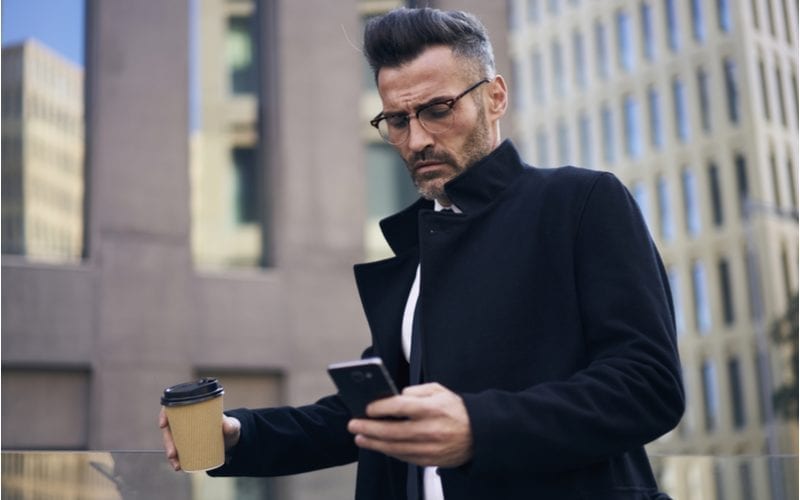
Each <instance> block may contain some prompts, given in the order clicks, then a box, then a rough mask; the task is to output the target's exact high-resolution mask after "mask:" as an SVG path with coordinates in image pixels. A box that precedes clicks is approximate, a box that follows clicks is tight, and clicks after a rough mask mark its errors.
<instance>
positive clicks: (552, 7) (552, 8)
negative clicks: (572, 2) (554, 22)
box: [547, 0, 560, 16]
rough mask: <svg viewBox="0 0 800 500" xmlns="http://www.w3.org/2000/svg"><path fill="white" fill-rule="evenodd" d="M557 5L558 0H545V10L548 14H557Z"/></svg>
mask: <svg viewBox="0 0 800 500" xmlns="http://www.w3.org/2000/svg"><path fill="white" fill-rule="evenodd" d="M559 7H560V6H559V0H547V10H548V11H549V12H550V14H552V15H554V16H557V15H558V11H559Z"/></svg>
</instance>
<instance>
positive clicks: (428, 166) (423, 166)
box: [414, 161, 446, 173]
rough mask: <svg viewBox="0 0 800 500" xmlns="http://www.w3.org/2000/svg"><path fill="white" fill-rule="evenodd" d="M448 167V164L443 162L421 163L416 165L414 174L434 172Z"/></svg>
mask: <svg viewBox="0 0 800 500" xmlns="http://www.w3.org/2000/svg"><path fill="white" fill-rule="evenodd" d="M444 165H446V163H444V162H441V161H420V162H417V163H415V164H414V172H415V173H423V172H425V171H428V170H433V169H435V168H439V167H442V166H444Z"/></svg>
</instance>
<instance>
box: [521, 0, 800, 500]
mask: <svg viewBox="0 0 800 500" xmlns="http://www.w3.org/2000/svg"><path fill="white" fill-rule="evenodd" d="M507 5H508V8H509V12H508V15H509V18H508V19H509V26H510V31H509V39H510V42H509V45H510V53H511V60H512V70H511V81H512V82H513V83H512V101H511V102H512V111H513V113H512V120H513V130H512V132H511V135H512V136H513V137H514V138H515V141H516V142H517V144H518V145H519V146H520V147H521V149H523V151H525V152H526V154H525V156H526V157H527V158H528V159H529V161H531V162H532V163H534V164H536V165H538V166H541V167H555V166H559V165H565V164H573V165H580V166H583V167H587V168H595V169H600V170H608V171H611V172H613V173H614V174H616V175H617V176H618V177H620V179H622V180H623V182H625V184H626V185H627V186H628V187H629V189H630V191H631V192H632V194H633V195H634V197H635V198H636V201H637V202H638V204H639V207H640V209H641V211H642V213H643V215H644V217H645V219H646V220H647V223H648V225H649V227H650V229H651V233H652V235H653V238H654V240H655V242H656V244H657V246H658V247H659V249H660V251H661V253H662V256H663V258H664V261H665V264H666V267H667V271H668V274H669V278H670V284H671V287H672V292H673V299H674V303H675V310H676V316H677V318H676V319H677V328H678V335H679V343H680V353H681V358H682V361H683V367H684V377H685V385H686V391H687V397H688V407H687V412H686V415H685V417H684V419H683V421H682V423H681V424H680V426H679V428H678V429H677V430H676V431H674V432H672V433H670V434H669V435H668V436H665V437H664V438H662V439H661V440H659V441H658V442H656V443H653V444H652V445H651V446H650V450H651V452H653V453H656V454H658V453H683V454H691V455H720V456H726V455H756V456H762V455H770V454H772V455H775V454H781V453H788V454H796V453H797V434H796V432H797V422H796V420H794V421H788V422H787V421H783V420H780V419H778V418H777V416H776V415H775V412H774V410H773V407H772V401H771V397H770V395H771V394H772V393H773V391H774V388H775V387H776V386H777V385H779V384H781V383H782V382H783V381H784V375H785V369H786V366H787V365H786V364H785V363H784V362H783V361H784V359H783V353H782V352H781V351H780V350H779V349H776V348H775V347H774V345H773V343H772V341H771V340H769V339H768V338H767V330H768V329H769V325H770V324H771V322H772V321H773V320H774V319H775V318H777V317H779V316H781V315H782V314H784V312H785V311H786V310H787V309H788V308H789V306H790V302H791V301H792V300H794V301H796V300H797V299H796V293H797V275H798V269H797V261H798V249H797V241H798V231H797V207H798V205H797V203H798V202H797V163H798V128H797V126H798V122H797V111H798V104H797V68H798V64H797V48H798V45H797V37H798V33H797V28H796V26H797V5H796V3H794V2H788V1H783V0H780V1H778V0H753V1H752V2H734V1H729V0H714V1H710V0H690V1H676V0H663V1H662V0H658V1H656V0H615V1H608V2H593V1H586V0H583V1H580V0H571V1H557V0H548V1H544V0H542V1H538V0H510V1H509V2H508V3H507ZM793 296H794V299H792V297H793ZM789 369H790V370H791V366H789ZM762 463H763V464H764V466H763V467H754V466H751V465H750V464H743V465H739V464H736V465H733V464H729V465H728V466H724V467H722V466H719V464H717V465H714V466H712V467H710V468H708V470H707V471H704V472H702V473H699V476H698V477H699V478H700V479H698V480H693V479H692V478H691V477H690V476H692V475H698V470H702V468H701V467H695V466H694V465H693V464H692V463H690V462H684V463H683V464H682V466H681V467H682V469H681V470H669V471H667V470H662V471H661V472H662V475H663V478H664V480H666V481H668V482H670V483H671V486H672V488H670V491H674V492H678V491H681V492H682V493H683V494H681V495H679V496H680V498H695V497H696V498H723V497H724V498H738V497H737V496H736V495H737V494H739V493H741V492H745V491H754V492H757V493H758V494H757V495H756V496H757V497H758V498H782V496H780V494H781V492H783V493H787V494H788V492H787V491H785V489H784V490H783V491H782V490H781V488H783V487H784V486H786V487H787V488H788V487H789V486H788V485H793V486H792V487H791V488H793V491H794V494H795V495H796V474H795V472H793V471H790V470H787V471H778V472H777V473H776V471H775V470H774V469H775V468H774V467H770V466H769V464H768V463H767V461H763V462H762ZM706 472H707V473H706ZM689 485H694V486H693V487H690V486H689ZM723 490H724V491H723ZM770 492H771V493H770ZM675 494H678V493H675ZM742 494H744V493H742ZM770 494H771V495H772V496H770ZM693 495H695V496H693ZM742 498H746V496H745V497H742ZM787 498H788V497H787Z"/></svg>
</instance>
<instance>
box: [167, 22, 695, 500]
mask: <svg viewBox="0 0 800 500" xmlns="http://www.w3.org/2000/svg"><path fill="white" fill-rule="evenodd" d="M364 44H365V52H366V55H367V57H368V59H369V61H370V64H371V65H372V68H373V70H374V72H375V77H376V81H377V84H378V90H379V92H380V96H381V100H382V104H383V111H382V112H381V113H380V114H379V115H378V116H377V117H376V118H375V119H374V120H372V124H373V125H374V126H375V127H377V128H378V130H379V131H380V133H381V135H382V136H383V138H384V139H385V140H386V141H387V142H389V143H390V144H392V145H394V147H395V148H396V149H397V151H398V153H399V154H400V155H401V156H402V157H403V159H404V160H405V162H406V165H407V167H408V169H409V172H410V174H411V177H412V179H413V182H414V183H415V185H416V186H417V188H418V189H419V192H420V194H421V195H422V198H421V199H420V200H419V201H417V202H416V203H415V204H414V205H412V206H411V207H409V208H407V209H406V210H403V211H402V212H400V213H398V214H395V215H393V216H391V217H389V218H387V219H385V220H384V221H382V223H381V225H382V229H383V232H384V235H385V237H386V239H387V241H388V242H389V244H390V246H391V247H392V249H393V251H394V252H395V257H393V258H391V259H388V260H385V261H380V262H375V263H370V264H362V265H358V266H356V268H355V274H356V281H357V284H358V288H359V293H360V296H361V300H362V303H363V306H364V310H365V312H366V316H367V320H368V323H369V326H370V330H371V334H372V345H371V347H369V348H368V349H367V351H366V352H365V355H369V356H380V357H381V358H382V359H383V361H384V363H385V365H386V367H387V369H388V371H389V372H390V373H391V375H392V377H393V378H394V380H395V381H396V382H397V383H398V385H400V386H405V387H404V389H403V390H402V394H401V395H400V396H395V397H391V398H387V399H383V400H380V401H376V402H374V403H372V404H371V405H370V406H369V407H368V416H369V417H370V418H364V419H351V417H350V415H349V413H348V411H347V410H346V408H345V407H344V405H343V403H342V402H341V400H340V399H339V398H338V397H337V396H329V397H326V398H323V399H321V400H320V401H318V402H317V403H315V404H313V405H308V406H303V407H299V408H273V409H261V410H244V409H241V410H233V411H230V412H228V413H227V416H226V417H225V422H224V424H223V429H224V434H225V437H226V447H227V449H228V461H227V463H226V465H224V466H223V467H221V468H220V469H217V470H216V471H214V472H212V475H281V474H292V473H298V472H303V471H309V470H314V469H319V468H323V467H330V466H335V465H340V464H345V463H349V462H352V461H354V460H358V464H359V467H358V478H357V485H356V498H358V499H407V498H413V499H417V498H425V499H426V500H435V499H441V498H445V499H447V500H457V499H531V498H542V499H559V500H561V499H579V498H580V499H583V498H593V499H594V498H601V499H645V498H658V497H659V493H658V492H657V489H656V484H655V480H654V478H653V474H652V472H651V469H650V465H649V463H648V460H647V457H646V455H645V452H644V448H643V445H644V444H645V443H647V442H649V441H651V440H653V439H655V438H657V437H658V436H660V435H662V434H664V433H665V432H667V431H669V430H670V429H672V428H673V427H674V426H675V425H676V424H677V422H678V420H679V419H680V417H681V415H682V412H683V408H684V400H683V390H682V385H681V379H680V366H679V361H678V354H677V347H676V342H675V333H674V326H673V323H674V322H673V312H672V304H671V301H670V294H669V289H668V286H667V279H666V277H665V273H664V269H663V266H662V264H661V261H660V258H659V256H658V253H657V251H656V249H655V247H654V245H653V243H652V241H651V239H650V237H649V235H648V232H647V229H646V226H645V223H644V221H643V220H642V217H641V215H640V213H639V212H638V210H637V208H636V205H635V202H634V201H633V200H632V198H631V196H630V195H629V193H628V192H627V190H626V189H625V188H624V187H623V186H622V185H621V183H620V182H619V181H617V180H616V179H615V178H614V177H613V176H612V175H611V174H607V173H600V172H594V171H590V170H582V169H577V168H561V169H548V170H541V169H535V168H532V167H529V166H526V165H524V164H523V163H522V162H521V160H520V158H519V156H518V154H517V152H516V150H515V149H514V146H513V145H512V144H511V142H509V141H505V142H502V141H501V136H500V128H499V122H500V118H501V117H502V116H503V115H504V114H505V111H506V108H507V96H508V92H507V87H506V82H505V80H504V79H503V77H502V76H500V75H497V74H496V73H495V69H494V61H493V55H492V49H491V45H490V43H489V40H488V37H487V35H486V32H485V30H484V28H483V26H482V25H481V24H480V22H479V21H478V20H477V19H476V18H475V17H473V16H472V15H469V14H465V13H461V12H442V11H438V10H433V9H399V10H395V11H392V12H390V13H388V14H386V15H385V16H383V17H380V18H377V19H374V20H372V21H371V22H370V23H369V24H368V25H367V27H366V31H365V36H364ZM443 208H444V209H448V212H449V213H446V212H444V211H443V210H442V209H443ZM409 360H410V363H409ZM380 417H400V418H393V419H385V418H380ZM160 424H161V427H162V429H163V432H164V441H165V447H166V449H167V455H168V458H169V460H170V461H171V463H172V464H173V466H174V467H175V468H179V466H180V464H179V461H178V457H177V456H176V453H175V451H174V445H173V444H172V440H171V437H170V435H169V427H168V423H167V421H166V418H165V417H164V416H163V413H162V416H161V422H160Z"/></svg>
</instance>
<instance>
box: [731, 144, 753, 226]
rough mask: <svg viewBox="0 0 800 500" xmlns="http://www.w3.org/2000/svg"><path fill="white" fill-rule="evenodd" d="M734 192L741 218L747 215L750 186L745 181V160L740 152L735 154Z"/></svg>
mask: <svg viewBox="0 0 800 500" xmlns="http://www.w3.org/2000/svg"><path fill="white" fill-rule="evenodd" d="M734 164H735V165H736V192H737V194H738V201H739V213H740V214H741V216H742V218H744V217H746V216H747V203H748V200H749V198H750V188H749V186H748V182H747V161H746V160H745V159H744V156H743V155H741V154H737V155H736V159H735V160H734Z"/></svg>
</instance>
